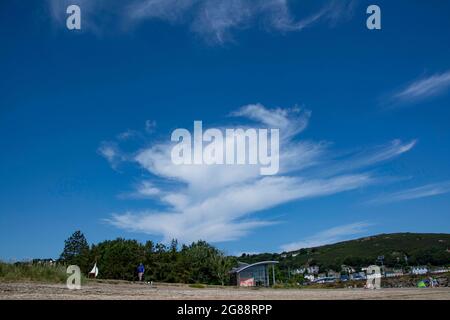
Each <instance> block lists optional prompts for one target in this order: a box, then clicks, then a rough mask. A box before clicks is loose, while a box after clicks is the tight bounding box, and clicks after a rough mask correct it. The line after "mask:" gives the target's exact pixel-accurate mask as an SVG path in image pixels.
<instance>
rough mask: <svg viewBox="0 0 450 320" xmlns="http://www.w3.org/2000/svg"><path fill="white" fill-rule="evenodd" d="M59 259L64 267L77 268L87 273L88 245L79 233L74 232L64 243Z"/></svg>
mask: <svg viewBox="0 0 450 320" xmlns="http://www.w3.org/2000/svg"><path fill="white" fill-rule="evenodd" d="M59 259H60V261H61V262H63V263H64V264H66V265H77V266H79V267H80V269H81V271H83V272H85V273H87V272H88V271H89V270H88V268H89V245H88V242H87V240H86V237H85V236H84V234H83V233H82V232H81V231H79V230H78V231H75V232H74V233H73V234H72V235H71V236H70V237H69V238H68V239H67V240H65V241H64V250H63V252H62V253H61V256H60V258H59Z"/></svg>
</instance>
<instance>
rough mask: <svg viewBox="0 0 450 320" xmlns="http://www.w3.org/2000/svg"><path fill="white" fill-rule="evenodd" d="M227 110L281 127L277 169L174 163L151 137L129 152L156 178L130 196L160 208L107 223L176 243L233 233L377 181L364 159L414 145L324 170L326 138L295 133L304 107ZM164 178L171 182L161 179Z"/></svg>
mask: <svg viewBox="0 0 450 320" xmlns="http://www.w3.org/2000/svg"><path fill="white" fill-rule="evenodd" d="M232 115H233V116H236V117H244V119H243V120H244V125H242V127H247V126H249V121H251V122H253V125H252V127H255V128H267V127H271V128H279V129H280V137H281V140H280V148H281V150H282V151H281V153H280V173H279V175H277V176H261V175H260V171H259V167H258V165H175V164H173V162H172V160H171V148H172V146H173V143H172V142H170V141H167V142H160V143H154V144H153V145H151V146H150V147H146V148H144V149H142V150H139V151H138V152H136V153H134V156H133V157H132V158H131V161H133V162H135V163H136V164H138V165H139V166H140V167H141V168H143V169H145V170H146V171H147V172H148V173H149V174H150V175H151V176H153V177H155V179H154V181H151V179H148V178H146V179H145V183H142V184H140V185H138V186H137V187H136V192H135V195H140V196H141V197H147V198H155V197H157V200H158V201H160V202H161V204H163V205H164V207H165V209H164V210H147V211H137V212H131V211H130V212H122V213H120V212H119V213H115V214H113V215H112V216H111V217H110V218H109V219H108V222H109V223H111V224H113V225H115V226H117V227H119V228H123V229H127V230H131V231H137V232H144V233H148V234H152V235H159V236H162V237H163V238H164V240H166V241H167V240H170V239H171V238H177V239H179V240H180V241H181V242H190V241H194V240H198V239H204V240H207V241H211V242H219V241H228V240H235V239H239V238H240V237H242V236H244V235H246V234H248V232H250V231H252V230H253V229H255V228H258V227H262V226H268V225H271V224H274V223H278V221H275V220H272V219H270V218H265V219H261V218H260V217H258V212H261V211H264V210H267V209H270V208H273V207H275V206H278V205H281V204H284V203H287V202H290V201H298V200H303V199H309V198H313V197H321V196H327V195H331V194H336V193H339V192H345V191H351V190H355V189H358V188H361V187H365V186H368V185H371V184H374V183H376V182H378V177H376V176H374V174H373V172H365V171H364V170H362V169H363V168H364V166H366V167H367V166H368V165H373V164H376V163H378V162H381V161H387V160H389V159H392V158H394V157H396V156H398V155H399V154H401V153H403V152H406V151H408V150H410V149H411V148H412V147H413V144H411V143H402V142H401V141H399V140H395V142H394V143H390V144H388V145H387V146H385V147H376V148H375V149H374V150H371V151H370V152H367V153H362V154H360V155H358V157H356V158H355V161H356V164H357V165H356V167H357V168H358V169H360V170H358V171H356V170H354V167H352V166H351V165H349V163H351V159H349V158H346V159H340V161H344V162H345V163H346V165H345V166H346V167H347V168H346V169H345V170H343V169H341V170H339V171H336V172H335V173H332V174H331V173H329V174H327V175H324V174H323V173H322V171H325V170H326V168H327V165H326V161H325V159H328V158H332V157H333V156H334V155H333V152H332V151H331V150H329V144H328V143H324V142H314V141H303V140H302V139H299V135H300V133H301V132H302V131H303V130H305V129H306V128H307V125H308V122H309V120H310V116H311V113H310V112H309V111H305V110H302V109H299V108H290V109H289V108H288V109H282V108H277V109H269V108H266V107H265V106H263V105H262V104H251V105H246V106H243V107H242V108H240V109H239V110H237V111H236V112H233V113H232ZM233 120H234V118H233ZM233 127H236V124H234V125H233ZM204 130H206V128H204ZM168 140H169V139H168ZM364 157H365V158H364ZM128 158H130V157H128ZM361 158H364V159H365V161H362V160H361ZM324 163H325V165H324ZM313 168H317V171H318V172H319V174H316V173H314V170H312V169H313ZM164 181H165V182H170V183H167V184H161V182H164Z"/></svg>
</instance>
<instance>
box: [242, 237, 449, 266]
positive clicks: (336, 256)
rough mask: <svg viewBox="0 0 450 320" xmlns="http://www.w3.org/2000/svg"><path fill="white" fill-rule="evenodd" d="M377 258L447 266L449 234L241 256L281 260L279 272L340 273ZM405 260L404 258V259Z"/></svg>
mask: <svg viewBox="0 0 450 320" xmlns="http://www.w3.org/2000/svg"><path fill="white" fill-rule="evenodd" d="M379 256H384V260H383V263H384V265H386V266H389V267H402V266H406V265H409V266H413V265H434V266H442V265H448V264H450V234H438V233H393V234H380V235H376V236H371V237H365V238H360V239H356V240H350V241H344V242H339V243H335V244H331V245H325V246H320V247H315V248H308V249H300V250H297V251H292V252H283V253H281V254H276V253H275V254H272V253H263V254H256V255H245V254H244V255H242V256H241V257H239V260H240V261H243V262H248V263H252V262H256V261H262V260H278V261H280V265H279V267H280V269H286V268H290V269H295V268H300V267H302V266H305V265H319V266H320V267H321V269H322V270H326V269H333V270H335V271H340V267H341V265H343V264H344V265H348V266H353V267H357V268H360V267H364V266H368V265H370V264H375V263H377V262H378V264H379V263H380V261H377V258H378V257H379ZM405 257H406V258H405Z"/></svg>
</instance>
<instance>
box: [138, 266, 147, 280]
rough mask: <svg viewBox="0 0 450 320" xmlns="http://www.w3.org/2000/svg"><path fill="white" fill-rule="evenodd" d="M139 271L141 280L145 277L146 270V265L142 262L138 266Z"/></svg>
mask: <svg viewBox="0 0 450 320" xmlns="http://www.w3.org/2000/svg"><path fill="white" fill-rule="evenodd" d="M137 272H138V277H139V281H142V279H143V278H144V272H145V267H144V265H143V264H142V263H140V264H139V266H138V267H137Z"/></svg>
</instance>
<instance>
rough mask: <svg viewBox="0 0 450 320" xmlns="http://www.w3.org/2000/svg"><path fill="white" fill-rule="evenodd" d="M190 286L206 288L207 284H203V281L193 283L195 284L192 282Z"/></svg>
mask: <svg viewBox="0 0 450 320" xmlns="http://www.w3.org/2000/svg"><path fill="white" fill-rule="evenodd" d="M189 287H191V288H197V289H204V288H206V286H205V285H204V284H201V283H193V284H190V285H189Z"/></svg>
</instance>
